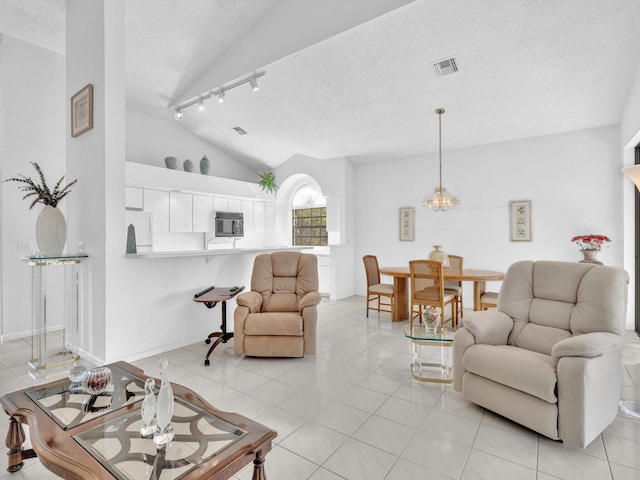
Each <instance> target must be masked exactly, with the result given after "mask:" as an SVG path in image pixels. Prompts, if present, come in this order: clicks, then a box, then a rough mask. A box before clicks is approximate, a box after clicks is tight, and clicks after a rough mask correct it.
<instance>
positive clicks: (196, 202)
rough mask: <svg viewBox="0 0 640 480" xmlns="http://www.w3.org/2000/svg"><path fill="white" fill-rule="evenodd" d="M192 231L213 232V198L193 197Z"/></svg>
mask: <svg viewBox="0 0 640 480" xmlns="http://www.w3.org/2000/svg"><path fill="white" fill-rule="evenodd" d="M193 231H194V232H212V231H213V197H211V196H209V195H194V196H193Z"/></svg>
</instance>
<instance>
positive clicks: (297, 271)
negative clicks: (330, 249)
mask: <svg viewBox="0 0 640 480" xmlns="http://www.w3.org/2000/svg"><path fill="white" fill-rule="evenodd" d="M320 300H321V297H320V293H318V258H317V257H316V256H315V255H310V254H303V253H300V252H274V253H264V254H262V255H258V256H257V257H256V258H255V260H254V262H253V274H252V276H251V291H250V292H246V293H243V294H240V295H238V296H237V297H236V303H237V307H236V310H235V312H234V317H233V321H234V340H233V344H234V351H235V353H236V354H237V355H251V356H256V357H302V356H304V355H305V354H306V355H310V354H314V353H316V321H317V318H318V309H317V305H318V303H320Z"/></svg>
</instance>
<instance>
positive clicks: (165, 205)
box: [143, 189, 169, 232]
mask: <svg viewBox="0 0 640 480" xmlns="http://www.w3.org/2000/svg"><path fill="white" fill-rule="evenodd" d="M143 198H144V211H145V212H149V213H151V214H152V215H153V232H168V231H169V192H161V191H159V190H146V189H145V190H144V193H143Z"/></svg>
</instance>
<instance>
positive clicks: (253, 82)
mask: <svg viewBox="0 0 640 480" xmlns="http://www.w3.org/2000/svg"><path fill="white" fill-rule="evenodd" d="M264 75H266V72H259V73H254V74H253V75H251V76H250V77H248V78H244V79H242V80H238V81H237V82H234V83H232V84H230V85H226V86H224V87H219V88H214V89H213V90H209V91H207V92H204V93H201V94H200V95H198V96H197V97H195V98H192V99H191V100H188V101H186V102H182V103H179V104H177V105H174V107H173V108H175V112H176V113H175V117H176V120H178V121H180V120H182V119H183V118H184V115H183V114H182V110H184V109H185V108H188V107H191V106H193V105H198V111H200V112H203V111H204V109H205V105H204V101H205V100H208V99H209V98H211V97H213V96H214V95H216V96H217V98H218V102H220V103H223V102H224V101H225V93H226V92H227V91H229V90H231V89H233V88H236V87H239V86H240V85H244V84H245V83H248V84H249V85H250V86H251V90H253V91H254V92H257V91H258V90H260V86H259V85H258V77H262V76H264Z"/></svg>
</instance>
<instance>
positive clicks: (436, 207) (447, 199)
mask: <svg viewBox="0 0 640 480" xmlns="http://www.w3.org/2000/svg"><path fill="white" fill-rule="evenodd" d="M436 113H437V114H438V160H439V163H440V183H439V186H438V187H437V188H436V189H435V190H434V192H433V194H432V195H431V196H430V197H428V198H427V199H425V201H424V206H425V207H429V208H431V209H432V210H433V211H434V212H446V211H447V210H449V209H450V208H453V207H455V206H456V205H458V204H459V203H460V200H458V199H457V198H456V197H454V196H453V195H451V194H450V193H449V192H447V190H446V189H445V188H443V187H442V114H443V113H444V108H437V109H436Z"/></svg>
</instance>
